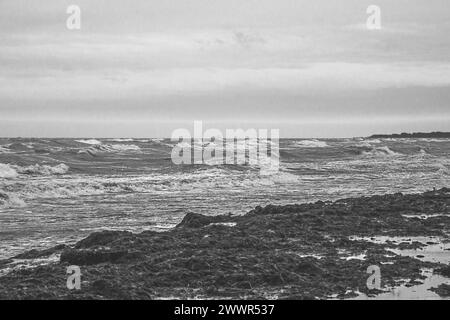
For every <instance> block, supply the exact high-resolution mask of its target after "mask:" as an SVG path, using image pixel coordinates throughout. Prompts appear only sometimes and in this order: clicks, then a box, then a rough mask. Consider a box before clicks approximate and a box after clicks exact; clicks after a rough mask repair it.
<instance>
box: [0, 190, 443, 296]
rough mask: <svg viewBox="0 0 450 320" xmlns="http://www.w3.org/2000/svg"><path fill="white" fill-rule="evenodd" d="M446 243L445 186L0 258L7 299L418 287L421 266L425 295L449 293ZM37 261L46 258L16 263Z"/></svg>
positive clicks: (189, 218) (347, 292)
mask: <svg viewBox="0 0 450 320" xmlns="http://www.w3.org/2000/svg"><path fill="white" fill-rule="evenodd" d="M449 243H450V189H448V188H443V189H440V190H434V191H429V192H425V193H422V194H409V195H403V194H391V195H383V196H371V197H360V198H350V199H341V200H337V201H334V202H331V201H326V202H324V201H318V202H316V203H305V204H296V205H285V206H273V205H268V206H266V207H264V208H261V207H256V208H255V209H254V210H251V211H250V212H248V213H247V214H245V215H242V216H233V215H222V216H203V215H200V214H194V213H189V214H187V215H186V216H185V217H184V219H183V221H182V222H181V223H180V224H179V225H178V226H177V227H176V228H174V229H172V230H168V231H165V232H155V231H144V232H142V233H139V234H133V233H131V232H125V231H103V232H96V233H93V234H91V235H90V236H88V237H87V238H85V239H83V240H81V241H79V242H78V243H76V244H75V245H74V246H66V245H59V246H56V247H54V248H50V249H47V250H42V251H37V250H32V251H29V252H25V253H23V254H20V255H18V256H16V257H14V258H11V259H7V260H3V261H0V269H5V268H8V267H9V266H13V267H12V271H11V272H9V273H7V274H5V275H3V276H1V277H0V299H167V298H174V299H177V298H180V299H202V298H206V299H209V298H216V299H335V298H336V299H346V298H370V297H376V296H377V295H378V294H383V293H386V292H389V290H390V289H391V288H397V287H399V286H405V287H406V288H408V287H409V288H410V287H414V286H417V285H420V284H421V283H422V282H423V280H426V279H427V275H425V273H424V272H425V271H428V277H430V276H432V275H435V276H440V277H442V279H444V281H445V282H444V283H440V284H439V285H437V286H436V287H433V289H432V290H429V289H431V288H429V289H427V290H428V291H429V292H434V293H433V294H435V295H436V296H433V294H431V296H430V298H438V297H441V298H445V297H447V298H448V297H449V294H450V293H449V291H450V290H449V284H450V270H449V269H450V268H449V262H448V261H447V259H448V258H449V257H450V246H449ZM430 248H431V249H432V250H431V249H430ZM427 249H430V250H427ZM436 250H437V251H436ZM436 252H438V253H439V254H436ZM419 253H420V254H419ZM37 259H41V260H45V259H48V261H50V262H49V263H48V264H43V265H41V266H37V267H34V268H22V269H20V266H21V264H20V263H22V262H24V261H25V262H26V261H32V260H37ZM17 262H19V263H17ZM70 265H77V266H79V267H80V269H81V274H82V276H81V290H68V289H67V287H66V282H67V277H68V275H67V273H66V269H67V267H68V266H70ZM371 265H376V266H379V267H380V269H381V291H380V290H376V289H375V290H369V289H368V288H367V285H366V282H367V279H368V277H369V276H370V275H369V274H367V268H368V267H369V266H371ZM430 270H431V271H430ZM430 272H431V275H430V274H429V273H430Z"/></svg>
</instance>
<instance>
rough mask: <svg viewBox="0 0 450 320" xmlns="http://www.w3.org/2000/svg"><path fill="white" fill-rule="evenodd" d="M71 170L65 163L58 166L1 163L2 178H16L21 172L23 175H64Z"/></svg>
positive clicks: (0, 176) (0, 172) (0, 174)
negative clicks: (23, 165)
mask: <svg viewBox="0 0 450 320" xmlns="http://www.w3.org/2000/svg"><path fill="white" fill-rule="evenodd" d="M68 171H69V166H67V165H65V164H64V163H61V164H58V165H56V166H53V167H52V166H49V165H40V164H35V165H31V166H26V167H21V166H16V165H10V164H4V163H0V178H7V179H10V178H15V177H17V176H18V175H19V174H23V175H44V176H51V175H62V174H66V173H67V172H68Z"/></svg>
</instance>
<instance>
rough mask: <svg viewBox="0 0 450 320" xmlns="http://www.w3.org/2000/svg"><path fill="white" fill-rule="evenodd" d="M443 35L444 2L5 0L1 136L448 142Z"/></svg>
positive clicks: (449, 77) (448, 51)
mask: <svg viewBox="0 0 450 320" xmlns="http://www.w3.org/2000/svg"><path fill="white" fill-rule="evenodd" d="M70 4H77V5H79V6H80V8H81V10H82V13H81V18H82V24H81V30H79V31H70V30H68V29H67V28H66V19H67V17H68V14H66V8H67V6H68V5H70ZM370 4H376V5H378V6H380V8H381V16H382V29H381V30H375V31H373V30H372V31H371V30H367V28H366V20H367V17H368V15H367V13H366V9H367V7H368V6H369V5H370ZM449 35H450V2H449V1H448V0H426V1H425V0H370V1H365V0H342V1H336V0H309V1H303V0H133V1H130V0H127V1H126V0H70V1H66V0H39V1H30V0H0V136H36V137H43V136H45V137H71V136H72V137H161V136H166V137H169V136H170V135H171V132H172V130H173V129H176V128H179V127H186V128H192V125H193V121H194V120H203V122H204V124H205V127H216V128H219V129H222V130H224V129H225V128H237V127H242V128H250V127H254V128H279V129H280V133H281V136H283V137H350V136H362V135H369V134H372V133H391V132H402V131H433V130H441V131H443V130H446V131H449V129H450V107H449V101H450V37H449Z"/></svg>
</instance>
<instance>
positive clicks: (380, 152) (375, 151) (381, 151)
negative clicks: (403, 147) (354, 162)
mask: <svg viewBox="0 0 450 320" xmlns="http://www.w3.org/2000/svg"><path fill="white" fill-rule="evenodd" d="M361 154H362V155H363V156H371V157H380V156H381V157H392V156H401V155H402V154H401V153H398V152H395V151H392V150H391V149H389V147H387V146H384V147H378V148H372V149H371V150H369V151H363V152H362V153H361Z"/></svg>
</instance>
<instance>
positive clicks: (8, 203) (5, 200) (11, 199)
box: [0, 190, 26, 208]
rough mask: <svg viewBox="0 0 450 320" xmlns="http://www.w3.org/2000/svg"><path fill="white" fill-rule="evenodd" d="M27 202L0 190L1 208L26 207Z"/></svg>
mask: <svg viewBox="0 0 450 320" xmlns="http://www.w3.org/2000/svg"><path fill="white" fill-rule="evenodd" d="M25 206H26V204H25V202H24V201H23V200H22V199H20V198H19V197H18V196H16V195H14V194H9V193H6V192H3V191H1V190H0V208H12V207H25Z"/></svg>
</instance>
